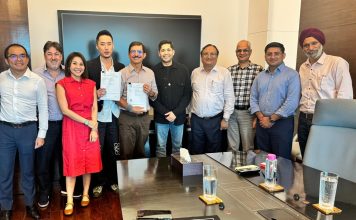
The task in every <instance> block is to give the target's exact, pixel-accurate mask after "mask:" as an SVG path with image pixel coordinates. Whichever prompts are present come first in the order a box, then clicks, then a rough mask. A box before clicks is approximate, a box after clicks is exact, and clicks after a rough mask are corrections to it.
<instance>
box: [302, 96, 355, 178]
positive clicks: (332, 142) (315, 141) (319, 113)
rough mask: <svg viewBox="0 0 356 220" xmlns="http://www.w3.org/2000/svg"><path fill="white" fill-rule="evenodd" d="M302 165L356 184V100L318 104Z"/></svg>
mask: <svg viewBox="0 0 356 220" xmlns="http://www.w3.org/2000/svg"><path fill="white" fill-rule="evenodd" d="M303 163H304V164H305V165H306V166H309V167H312V168H315V169H318V170H322V171H326V172H332V173H336V174H338V175H339V176H340V177H341V178H344V179H347V180H350V181H352V182H356V171H355V167H356V166H355V165H356V100H349V99H323V100H318V101H317V103H316V106H315V113H314V117H313V122H312V127H311V129H310V133H309V137H308V141H307V145H306V150H305V155H304V158H303Z"/></svg>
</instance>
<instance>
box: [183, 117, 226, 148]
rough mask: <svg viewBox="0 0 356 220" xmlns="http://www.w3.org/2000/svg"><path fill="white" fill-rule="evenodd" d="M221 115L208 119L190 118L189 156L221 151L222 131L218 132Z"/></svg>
mask: <svg viewBox="0 0 356 220" xmlns="http://www.w3.org/2000/svg"><path fill="white" fill-rule="evenodd" d="M222 118H223V114H222V113H220V114H218V115H216V116H214V117H210V118H200V117H198V116H197V115H195V114H192V116H191V120H190V122H191V129H192V130H191V133H192V145H191V146H190V153H191V154H203V153H213V152H221V151H222V131H221V130H220V125H221V120H222Z"/></svg>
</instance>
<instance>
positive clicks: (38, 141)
mask: <svg viewBox="0 0 356 220" xmlns="http://www.w3.org/2000/svg"><path fill="white" fill-rule="evenodd" d="M43 145H44V138H39V137H38V138H36V143H35V149H37V148H40V147H42V146H43Z"/></svg>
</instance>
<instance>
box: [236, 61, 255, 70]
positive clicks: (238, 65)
mask: <svg viewBox="0 0 356 220" xmlns="http://www.w3.org/2000/svg"><path fill="white" fill-rule="evenodd" d="M251 64H252V63H251V61H250V60H249V61H248V66H246V67H245V68H247V69H251V68H252V66H251ZM237 67H238V68H240V69H245V68H242V67H241V66H240V64H239V63H238V64H237Z"/></svg>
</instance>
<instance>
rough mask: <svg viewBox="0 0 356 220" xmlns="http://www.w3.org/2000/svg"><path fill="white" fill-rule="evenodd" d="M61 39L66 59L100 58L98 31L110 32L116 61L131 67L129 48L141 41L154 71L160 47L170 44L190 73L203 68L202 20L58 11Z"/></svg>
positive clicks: (196, 17)
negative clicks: (72, 56) (80, 55)
mask: <svg viewBox="0 0 356 220" xmlns="http://www.w3.org/2000/svg"><path fill="white" fill-rule="evenodd" d="M57 14H58V27H59V39H60V42H61V44H62V45H63V50H64V59H65V58H66V57H67V55H68V54H69V53H71V52H73V51H79V52H81V53H83V55H84V56H85V58H86V59H87V60H90V59H93V58H95V57H96V56H98V52H97V50H96V47H95V38H96V35H97V33H98V32H99V31H101V30H104V29H106V30H108V31H110V32H111V34H112V35H113V38H114V46H115V48H114V55H113V56H114V57H115V58H117V59H118V60H119V62H121V63H123V64H125V65H128V64H129V58H128V46H129V44H130V43H131V42H132V41H141V42H142V43H143V44H144V45H145V47H146V50H147V57H146V59H145V60H144V65H146V66H148V67H152V66H154V65H155V64H157V63H158V62H160V59H159V57H158V55H157V51H158V43H159V42H160V41H161V40H171V41H172V42H173V44H174V47H175V51H176V53H175V58H174V59H175V60H176V61H178V62H180V63H183V64H185V65H186V66H187V67H188V69H189V70H190V71H192V70H193V69H194V68H195V67H197V66H199V64H200V42H201V16H194V15H193V16H192V15H159V14H131V13H108V12H87V11H64V10H58V11H57Z"/></svg>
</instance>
